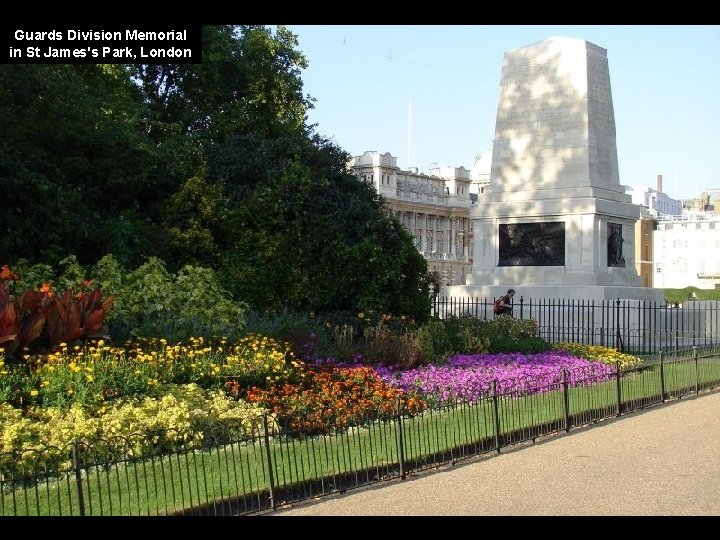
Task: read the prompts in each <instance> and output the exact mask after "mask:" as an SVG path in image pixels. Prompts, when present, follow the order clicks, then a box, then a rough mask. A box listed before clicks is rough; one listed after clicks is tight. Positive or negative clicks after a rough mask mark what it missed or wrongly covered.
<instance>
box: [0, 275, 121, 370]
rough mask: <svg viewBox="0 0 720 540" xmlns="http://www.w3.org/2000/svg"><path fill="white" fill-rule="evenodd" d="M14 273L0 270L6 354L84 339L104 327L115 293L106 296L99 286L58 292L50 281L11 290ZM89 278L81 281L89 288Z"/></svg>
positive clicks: (0, 336) (0, 334)
mask: <svg viewBox="0 0 720 540" xmlns="http://www.w3.org/2000/svg"><path fill="white" fill-rule="evenodd" d="M15 280H17V275H16V274H15V273H14V272H13V271H12V270H11V269H10V268H9V267H8V266H7V265H5V266H3V267H2V270H1V271H0V347H2V348H3V349H4V350H5V356H6V357H11V356H13V355H16V356H17V355H19V354H20V353H23V352H25V351H26V352H27V353H28V354H36V353H40V352H47V351H50V350H52V349H54V348H55V347H57V346H58V345H59V344H60V343H72V342H73V341H77V340H83V339H87V338H88V337H90V336H92V335H93V334H97V333H99V332H100V331H101V330H102V328H103V323H104V320H105V315H107V313H108V311H109V310H110V307H112V304H113V301H114V300H115V295H109V296H107V297H105V298H103V297H102V293H101V292H100V289H99V288H96V289H95V290H93V291H89V290H87V291H86V290H83V291H80V292H78V293H77V294H75V295H73V292H72V291H70V290H67V291H65V292H64V293H63V294H62V296H58V295H56V294H55V291H53V288H52V286H51V285H50V284H49V283H43V285H42V287H40V290H39V291H35V290H33V289H30V290H27V291H25V292H24V293H23V294H21V295H20V296H13V295H11V294H10V287H11V284H12V282H13V281H15ZM90 285H91V282H89V281H86V282H84V283H83V286H84V288H85V289H89V288H90Z"/></svg>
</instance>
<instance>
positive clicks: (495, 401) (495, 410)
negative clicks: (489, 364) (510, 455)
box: [492, 379, 500, 454]
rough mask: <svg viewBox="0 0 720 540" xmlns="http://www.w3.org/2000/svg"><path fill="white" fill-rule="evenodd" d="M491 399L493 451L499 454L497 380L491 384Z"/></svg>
mask: <svg viewBox="0 0 720 540" xmlns="http://www.w3.org/2000/svg"><path fill="white" fill-rule="evenodd" d="M492 399H493V428H494V431H495V450H496V451H497V453H498V454H499V453H500V408H499V403H498V395H497V380H494V379H493V382H492Z"/></svg>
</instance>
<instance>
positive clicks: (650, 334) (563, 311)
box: [431, 296, 720, 354]
mask: <svg viewBox="0 0 720 540" xmlns="http://www.w3.org/2000/svg"><path fill="white" fill-rule="evenodd" d="M493 302H494V299H492V298H486V297H447V296H442V297H435V298H434V300H433V303H432V311H431V313H432V316H434V317H438V318H440V319H446V318H448V317H452V316H454V317H461V316H470V317H475V318H480V319H491V318H493V317H494V315H493V310H492V308H493ZM512 315H513V317H515V318H518V319H534V320H535V321H537V323H538V335H539V337H542V338H544V339H546V340H548V341H549V342H551V343H557V342H560V341H572V342H577V343H583V344H588V345H603V346H606V347H613V348H616V349H618V350H621V351H623V352H631V353H634V354H653V353H656V352H657V351H659V350H669V349H673V350H678V349H682V348H687V347H693V346H698V347H707V346H710V345H717V344H720V302H719V301H689V302H685V303H683V304H682V305H679V306H673V305H670V304H667V303H665V302H656V301H641V300H623V299H616V300H575V299H560V300H556V299H540V300H537V299H525V298H523V297H520V298H519V299H516V300H515V302H514V305H513V313H512Z"/></svg>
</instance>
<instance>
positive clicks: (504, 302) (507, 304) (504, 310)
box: [493, 289, 515, 317]
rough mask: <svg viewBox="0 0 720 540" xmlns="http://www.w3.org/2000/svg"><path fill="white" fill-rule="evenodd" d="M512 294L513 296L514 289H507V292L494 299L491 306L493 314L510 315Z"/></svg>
mask: <svg viewBox="0 0 720 540" xmlns="http://www.w3.org/2000/svg"><path fill="white" fill-rule="evenodd" d="M513 296H515V289H508V291H507V294H505V295H504V296H501V297H500V298H498V299H497V300H495V305H494V306H493V313H495V316H498V315H510V316H511V317H512V311H513V306H512V299H513Z"/></svg>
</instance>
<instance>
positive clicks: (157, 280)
mask: <svg viewBox="0 0 720 540" xmlns="http://www.w3.org/2000/svg"><path fill="white" fill-rule="evenodd" d="M60 267H61V269H62V270H61V272H60V273H59V275H57V276H55V275H53V272H52V268H51V267H49V266H48V265H43V264H40V265H34V266H30V265H28V264H27V261H23V260H21V261H19V263H18V265H17V273H18V274H20V278H19V281H18V283H17V285H16V289H17V288H18V287H20V286H23V287H25V286H28V285H30V286H33V285H37V283H41V282H45V283H47V284H48V286H49V287H51V289H52V287H58V286H61V287H63V288H67V289H68V290H72V291H73V292H77V291H82V290H85V289H86V288H87V285H86V284H87V283H89V282H90V281H89V280H92V283H94V284H95V285H97V286H99V287H100V288H101V289H102V291H103V293H105V294H110V295H114V297H115V301H114V304H113V308H112V310H111V311H110V312H109V313H108V315H107V322H108V324H109V330H110V335H111V336H112V338H113V340H115V341H116V342H122V341H124V340H126V339H128V338H132V337H138V336H146V337H163V338H165V339H167V340H169V341H171V342H177V341H182V340H186V339H188V338H189V337H199V336H203V337H206V338H209V337H212V336H226V337H228V338H229V339H236V338H238V337H239V336H240V335H242V332H243V329H244V326H245V317H246V315H247V306H246V305H245V304H244V303H242V302H236V301H233V300H232V299H231V297H230V295H229V293H228V292H227V291H226V290H225V289H224V288H223V287H222V286H221V284H220V282H219V281H218V278H217V276H216V273H215V271H214V270H212V269H209V268H202V267H198V266H191V265H186V266H183V267H182V268H181V269H180V270H179V271H178V272H177V274H173V273H171V272H169V271H168V270H167V269H166V267H165V263H164V262H163V261H162V260H160V259H158V258H157V257H150V258H149V259H148V260H147V262H145V263H144V264H143V265H141V266H139V267H138V268H136V269H135V270H132V271H128V270H126V269H124V268H123V267H122V266H121V265H120V264H119V263H118V261H117V260H116V259H115V258H114V257H113V256H112V255H106V256H104V257H103V258H102V259H100V260H99V261H98V262H97V263H96V264H95V265H94V266H93V267H92V268H90V269H85V268H83V267H82V266H81V265H80V264H79V263H78V262H77V259H76V258H75V257H74V256H72V255H71V256H69V257H67V258H65V259H63V260H62V261H60ZM39 278H42V281H35V282H31V281H30V280H36V279H39ZM88 278H89V279H88ZM0 302H2V300H1V299H0Z"/></svg>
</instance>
